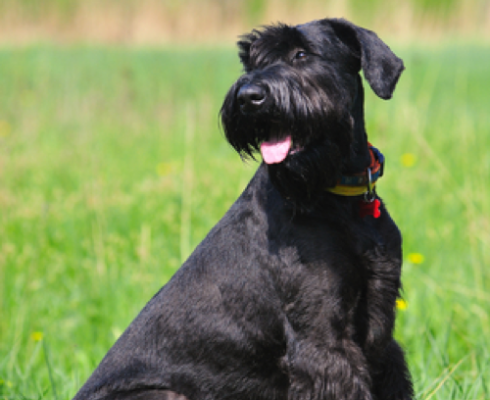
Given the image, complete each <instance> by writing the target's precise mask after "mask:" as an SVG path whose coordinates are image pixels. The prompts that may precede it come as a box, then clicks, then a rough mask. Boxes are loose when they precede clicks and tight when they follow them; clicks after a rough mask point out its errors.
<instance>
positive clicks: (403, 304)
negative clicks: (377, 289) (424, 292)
mask: <svg viewBox="0 0 490 400" xmlns="http://www.w3.org/2000/svg"><path fill="white" fill-rule="evenodd" d="M396 308H397V309H399V310H401V311H404V310H406V309H407V308H408V303H407V302H406V301H405V300H403V299H396Z"/></svg>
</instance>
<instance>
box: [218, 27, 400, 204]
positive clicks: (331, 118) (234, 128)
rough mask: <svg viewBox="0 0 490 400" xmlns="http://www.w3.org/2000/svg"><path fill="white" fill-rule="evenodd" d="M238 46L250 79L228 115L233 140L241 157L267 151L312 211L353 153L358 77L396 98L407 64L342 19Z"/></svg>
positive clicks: (278, 178)
mask: <svg viewBox="0 0 490 400" xmlns="http://www.w3.org/2000/svg"><path fill="white" fill-rule="evenodd" d="M238 46H239V49H240V53H239V55H240V59H241V61H242V64H243V66H244V69H245V74H244V75H243V76H241V77H240V78H239V79H238V80H237V82H235V84H234V85H233V86H232V87H231V88H230V90H229V92H228V94H227V96H226V98H225V101H224V104H223V107H222V109H221V117H222V122H223V127H224V130H225V135H226V138H227V139H228V141H229V142H230V144H231V145H232V146H233V147H234V148H235V149H236V150H237V151H238V152H239V153H240V154H241V155H242V157H253V155H254V153H255V152H258V151H260V152H261V154H262V158H263V160H264V162H265V163H266V164H267V167H268V170H269V174H270V177H271V179H272V182H273V183H274V185H275V186H276V187H277V188H278V189H279V191H280V192H281V193H282V195H283V196H284V197H286V198H288V199H290V200H291V201H292V202H293V203H295V204H297V205H300V206H302V207H305V206H306V207H307V206H308V205H309V204H310V205H311V204H313V203H314V202H315V199H316V198H317V197H318V194H319V193H321V192H323V191H324V190H325V188H327V187H333V186H335V184H336V182H337V180H338V178H339V177H340V175H341V173H342V169H343V167H344V166H345V165H346V164H347V163H348V162H349V160H350V157H351V156H352V154H353V152H352V145H353V143H354V141H355V135H354V126H355V121H354V119H355V114H356V113H355V112H354V108H355V107H357V108H358V109H359V107H360V109H361V111H360V112H361V117H362V104H361V106H359V102H362V98H363V97H362V82H361V79H360V77H359V72H360V71H361V70H362V71H363V73H364V77H365V78H366V80H367V81H368V83H369V84H370V86H371V88H372V89H373V90H374V92H375V93H376V94H377V95H378V96H379V97H381V98H383V99H389V98H391V96H392V93H393V90H394V88H395V85H396V83H397V81H398V78H399V76H400V74H401V72H402V70H403V63H402V61H401V60H400V59H399V58H398V57H396V56H395V55H394V54H393V53H392V52H391V50H390V49H389V48H388V46H386V44H384V43H383V42H382V41H381V40H380V39H379V38H378V37H377V36H376V34H375V33H373V32H371V31H368V30H366V29H363V28H360V27H357V26H356V25H353V24H351V23H350V22H347V21H345V20H342V19H324V20H319V21H313V22H310V23H307V24H304V25H298V26H288V25H276V26H268V27H265V28H263V29H262V30H254V31H252V32H251V33H250V34H247V35H244V36H242V38H241V40H240V41H239V42H238ZM358 113H359V112H358Z"/></svg>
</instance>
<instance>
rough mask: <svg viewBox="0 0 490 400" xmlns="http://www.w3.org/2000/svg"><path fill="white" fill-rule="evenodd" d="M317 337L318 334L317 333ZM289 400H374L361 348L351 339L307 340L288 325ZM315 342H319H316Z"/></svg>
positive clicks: (307, 338) (286, 358) (319, 338)
mask: <svg viewBox="0 0 490 400" xmlns="http://www.w3.org/2000/svg"><path fill="white" fill-rule="evenodd" d="M316 333H317V334H318V332H316ZM286 336H287V340H288V346H287V354H286V356H285V360H284V361H285V364H286V366H285V367H286V368H287V371H288V373H289V394H288V398H289V400H372V399H373V397H372V394H371V380H370V375H369V372H368V369H367V363H366V360H365V358H364V355H363V353H362V351H361V349H360V348H359V347H358V346H357V345H356V344H355V343H354V342H353V341H351V340H347V339H342V338H338V339H337V340H333V341H332V337H331V335H328V334H326V335H324V336H323V338H325V337H326V336H330V337H329V338H328V341H327V340H322V339H321V337H319V336H316V337H315V338H313V337H305V336H304V335H303V334H301V335H300V334H297V333H295V332H294V331H293V328H292V327H291V325H289V324H287V328H286ZM315 339H316V340H315Z"/></svg>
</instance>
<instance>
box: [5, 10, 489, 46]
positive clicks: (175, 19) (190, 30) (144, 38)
mask: <svg viewBox="0 0 490 400" xmlns="http://www.w3.org/2000/svg"><path fill="white" fill-rule="evenodd" d="M0 4H1V5H0V41H1V42H3V43H15V44H19V43H21V44H25V43H32V42H36V43H38V42H54V43H73V42H77V43H105V44H135V45H141V44H169V43H170V44H175V43H183V42H187V43H196V41H197V42H199V43H211V44H216V43H221V44H225V43H230V41H231V38H234V37H235V36H237V35H238V34H240V33H243V32H244V31H246V30H248V29H249V28H250V27H251V26H255V25H258V24H264V23H271V22H276V21H288V22H289V23H294V24H295V23H301V22H304V21H308V20H312V19H318V18H322V17H323V16H343V17H345V18H347V19H352V20H355V21H356V22H357V24H358V25H361V26H371V27H376V31H377V32H379V33H380V34H384V33H386V34H389V35H390V36H392V37H397V38H404V39H410V38H414V37H418V38H424V39H428V38H429V37H431V38H432V39H435V38H437V39H440V38H441V37H443V36H448V35H449V36H453V37H454V36H457V35H458V36H459V35H461V34H463V35H465V36H472V37H480V38H482V37H488V35H489V33H490V3H489V2H488V0H399V1H383V0H368V1H366V0H364V1H363V0H306V1H304V0H180V1H176V0H43V1H36V0H2V2H1V3H0Z"/></svg>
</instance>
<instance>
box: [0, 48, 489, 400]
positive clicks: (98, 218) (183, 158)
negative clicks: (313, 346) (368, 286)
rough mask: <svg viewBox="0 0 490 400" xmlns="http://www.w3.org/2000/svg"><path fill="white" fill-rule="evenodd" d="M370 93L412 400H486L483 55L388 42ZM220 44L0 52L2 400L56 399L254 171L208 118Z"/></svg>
mask: <svg viewBox="0 0 490 400" xmlns="http://www.w3.org/2000/svg"><path fill="white" fill-rule="evenodd" d="M395 51H396V52H397V54H398V55H399V56H401V57H402V58H403V59H404V60H405V64H406V67H407V70H406V72H405V73H404V74H403V76H402V78H401V81H400V84H399V86H398V89H397V91H396V92H395V96H394V98H393V100H391V101H389V102H384V101H382V100H380V99H377V98H375V96H374V95H372V94H369V95H368V98H367V107H366V112H367V128H368V132H369V133H370V140H371V141H372V142H373V144H375V145H376V146H377V147H379V148H380V149H381V150H382V151H383V152H384V153H385V156H386V157H387V167H386V175H385V177H384V178H383V179H382V180H381V181H380V183H379V189H378V191H379V193H380V195H381V196H382V197H383V198H384V199H385V201H386V202H387V204H388V207H389V209H390V211H391V213H392V215H393V217H394V218H395V220H396V221H397V222H398V224H399V226H400V228H401V230H402V233H403V235H404V254H405V261H404V278H403V279H404V289H405V290H404V299H405V301H406V303H402V304H400V309H399V313H398V314H399V316H398V320H397V331H396V336H397V337H398V339H399V340H400V342H401V343H402V344H403V346H404V348H405V349H406V352H407V355H408V360H409V364H410V368H411V371H412V374H413V378H414V381H415V386H416V392H417V398H418V399H425V400H429V399H441V400H448V399H455V400H456V399H457V400H470V399H471V400H476V399H490V320H489V318H490V272H489V267H488V266H489V265H490V185H489V182H490V118H489V116H488V107H489V103H490V94H489V93H490V92H489V88H490V75H489V73H488V71H490V48H489V47H488V46H483V45H469V44H467V45H451V46H450V45H447V46H444V45H441V46H438V47H424V46H422V45H414V46H400V47H395ZM239 72H240V66H239V64H238V59H237V57H236V55H235V52H234V51H233V50H217V49H209V50H206V49H199V50H198V49H189V50H175V49H170V48H169V49H165V50H153V49H115V48H97V47H70V48H56V47H49V46H47V47H29V48H23V49H8V48H4V49H0V93H1V95H0V310H1V314H0V317H1V318H0V399H12V400H13V399H19V400H20V399H53V400H61V399H69V398H71V397H72V396H73V395H74V394H75V392H76V390H77V389H78V388H79V387H80V386H81V384H82V383H83V382H84V380H85V379H86V378H87V377H88V375H89V374H90V373H91V371H92V370H93V369H94V368H95V366H96V365H97V363H98V362H99V361H100V359H101V357H102V356H103V355H104V354H105V352H106V351H107V350H108V348H109V347H110V346H111V344H112V343H113V342H114V340H115V339H116V338H117V337H118V336H119V335H120V334H121V332H122V331H123V330H124V329H125V327H126V326H127V325H128V324H129V323H130V322H131V320H132V319H133V318H134V317H135V315H136V314H137V313H138V311H139V310H140V309H141V308H142V307H143V306H144V304H145V303H146V302H147V301H148V300H149V299H150V297H151V296H152V295H153V294H154V293H155V292H156V291H157V290H158V289H159V288H160V286H161V285H163V284H164V283H165V282H166V281H167V280H168V279H169V277H170V276H171V275H172V274H173V273H174V272H175V271H176V269H177V268H178V267H179V265H180V264H181V262H182V261H183V260H184V259H185V258H186V257H187V256H188V254H189V253H190V252H191V251H192V249H193V248H194V247H195V245H196V244H197V243H199V241H200V240H201V239H202V238H203V237H204V236H205V235H206V233H207V232H208V230H209V229H210V228H211V227H212V226H213V225H214V224H215V223H216V222H217V221H218V219H219V218H220V217H221V216H222V215H223V214H224V212H225V211H226V210H227V209H228V207H229V206H230V205H231V203H232V202H233V201H234V199H235V198H236V197H237V196H238V195H239V193H240V192H241V190H242V189H243V188H244V186H245V184H246V182H247V181H248V179H249V178H250V176H251V175H252V173H253V171H254V170H255V168H256V165H255V164H253V163H250V164H248V165H244V164H243V163H242V162H241V161H240V159H239V157H238V156H237V155H236V154H235V153H234V152H233V151H232V150H231V149H230V147H229V146H228V145H227V144H226V143H225V140H224V138H223V135H222V133H221V131H220V129H219V123H218V110H219V107H220V105H221V101H222V99H223V97H224V94H225V92H226V90H227V88H228V87H229V86H230V84H231V83H232V82H233V81H234V79H235V78H236V77H237V76H238V74H239Z"/></svg>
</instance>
